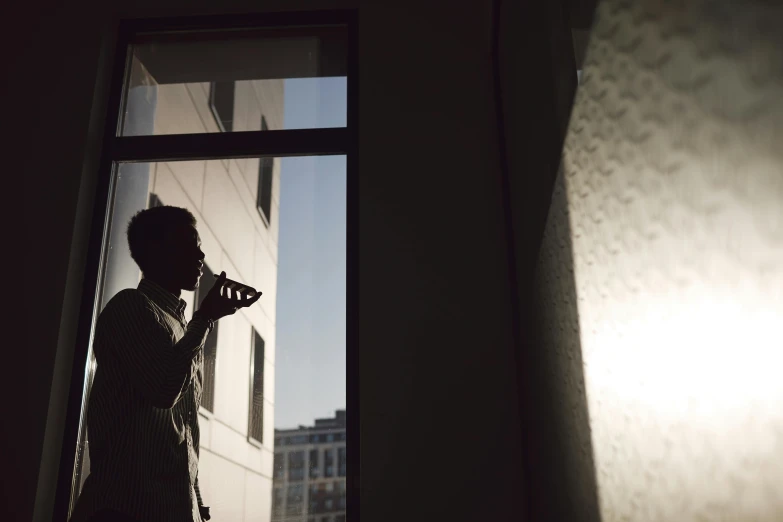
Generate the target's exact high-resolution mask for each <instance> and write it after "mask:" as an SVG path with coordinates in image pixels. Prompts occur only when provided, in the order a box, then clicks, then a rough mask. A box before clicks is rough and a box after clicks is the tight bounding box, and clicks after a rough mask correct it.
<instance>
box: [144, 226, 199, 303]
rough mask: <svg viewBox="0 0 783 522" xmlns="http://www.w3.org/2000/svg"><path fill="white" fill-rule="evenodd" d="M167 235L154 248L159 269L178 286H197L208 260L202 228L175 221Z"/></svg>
mask: <svg viewBox="0 0 783 522" xmlns="http://www.w3.org/2000/svg"><path fill="white" fill-rule="evenodd" d="M164 238H165V239H164V240H163V242H162V243H159V244H158V245H156V249H155V251H154V252H152V256H153V257H154V258H155V264H156V266H157V270H156V272H158V273H159V275H160V277H162V278H165V280H167V281H168V282H169V283H170V284H171V285H172V286H174V287H177V288H180V289H182V290H188V291H193V290H195V289H196V288H198V286H199V280H200V279H201V275H202V267H203V260H204V252H202V251H201V238H200V237H199V234H198V230H196V227H195V226H193V225H172V226H171V227H170V228H169V229H168V230H167V231H166V233H165V234H164Z"/></svg>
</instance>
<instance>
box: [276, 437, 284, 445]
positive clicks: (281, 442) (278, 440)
mask: <svg viewBox="0 0 783 522" xmlns="http://www.w3.org/2000/svg"><path fill="white" fill-rule="evenodd" d="M283 444H284V442H283V437H275V447H277V446H282V445H283Z"/></svg>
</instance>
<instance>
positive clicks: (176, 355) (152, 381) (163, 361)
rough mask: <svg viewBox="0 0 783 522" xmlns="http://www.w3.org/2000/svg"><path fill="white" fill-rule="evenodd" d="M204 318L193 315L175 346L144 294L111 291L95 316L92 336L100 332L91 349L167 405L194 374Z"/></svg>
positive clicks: (205, 323)
mask: <svg viewBox="0 0 783 522" xmlns="http://www.w3.org/2000/svg"><path fill="white" fill-rule="evenodd" d="M208 328H209V320H208V319H206V318H204V317H202V316H201V315H199V314H196V317H194V318H193V319H192V320H191V321H190V322H189V323H188V327H187V331H186V333H185V335H184V336H183V337H182V339H180V341H179V342H177V343H176V344H175V343H174V342H173V341H172V339H171V336H170V335H169V332H168V330H167V329H166V327H164V326H163V325H162V324H161V323H160V319H159V317H158V314H157V312H156V311H155V310H154V309H153V308H152V304H151V303H150V301H149V299H147V297H146V296H144V295H143V294H141V293H140V292H138V291H136V290H124V291H122V292H120V293H119V294H117V296H115V297H114V298H113V299H112V300H111V301H110V302H109V304H108V305H107V306H106V309H105V310H104V311H103V313H102V314H101V316H100V318H99V320H98V325H97V328H96V337H97V336H98V335H101V336H102V342H101V348H102V351H105V352H104V353H98V352H96V354H95V355H96V357H97V358H98V363H99V364H100V362H101V359H103V358H104V357H107V358H108V357H110V358H113V359H114V360H115V361H116V362H117V363H118V365H119V367H120V368H121V370H123V371H124V372H125V373H126V374H127V375H128V377H129V380H130V381H131V384H132V385H133V387H134V388H136V389H137V390H138V392H139V393H140V394H141V395H142V396H143V397H144V398H146V399H147V400H149V401H150V402H151V403H152V405H153V406H155V407H157V408H164V409H169V408H172V407H173V406H174V405H175V404H176V403H177V402H178V401H179V398H180V395H181V393H182V390H184V389H186V387H187V384H188V383H189V382H190V380H192V379H193V377H194V371H193V365H192V364H191V363H192V362H193V360H194V358H195V357H196V356H197V355H198V353H199V350H201V349H202V347H203V345H204V340H205V339H206V336H207V334H208Z"/></svg>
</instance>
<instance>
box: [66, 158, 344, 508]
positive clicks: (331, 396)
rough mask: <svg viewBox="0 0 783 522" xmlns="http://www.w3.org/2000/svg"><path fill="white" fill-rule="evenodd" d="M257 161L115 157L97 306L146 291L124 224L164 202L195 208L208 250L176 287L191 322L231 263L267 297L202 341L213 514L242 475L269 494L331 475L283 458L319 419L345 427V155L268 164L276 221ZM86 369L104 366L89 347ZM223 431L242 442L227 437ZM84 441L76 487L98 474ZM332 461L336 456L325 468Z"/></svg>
mask: <svg viewBox="0 0 783 522" xmlns="http://www.w3.org/2000/svg"><path fill="white" fill-rule="evenodd" d="M255 160H256V163H255V165H252V164H251V163H252V159H241V160H238V159H230V160H225V161H224V160H207V161H183V162H157V163H127V164H120V165H119V166H118V168H117V171H116V174H115V190H114V194H113V205H112V207H111V208H112V210H113V213H112V216H111V221H110V228H109V230H108V232H107V245H106V247H107V252H108V256H106V258H105V263H104V276H103V280H102V281H103V284H102V293H101V295H100V296H99V299H100V300H101V303H100V310H102V309H103V307H104V306H105V305H106V303H108V302H109V300H111V299H112V298H113V297H114V296H115V295H116V294H117V293H118V292H120V291H121V290H123V289H127V288H136V287H137V286H138V285H139V282H140V280H141V277H142V274H141V271H140V270H139V268H138V266H137V265H136V263H135V262H134V261H133V259H132V257H131V255H130V251H129V248H128V244H127V237H126V234H125V231H126V228H127V224H128V221H129V220H130V218H131V217H132V216H133V215H134V214H135V213H136V212H138V211H140V210H142V209H145V208H150V207H155V206H160V205H173V206H177V207H181V208H185V209H187V210H188V211H190V212H191V213H192V214H193V216H194V217H195V218H196V222H197V224H196V228H197V230H198V232H199V235H200V238H201V241H202V244H201V249H202V250H203V252H204V254H205V258H204V263H205V265H204V268H203V274H202V276H201V278H200V281H199V287H198V288H197V289H196V290H195V291H192V292H191V291H182V293H181V298H182V299H183V300H184V301H185V303H186V308H185V312H184V316H185V317H184V319H185V320H186V321H190V320H191V318H192V314H193V311H194V310H195V309H198V307H199V303H200V302H201V301H202V300H203V298H204V296H205V295H206V294H207V293H208V291H209V289H210V288H211V287H212V285H213V284H214V279H215V277H214V274H219V273H220V272H221V271H223V270H225V271H226V273H227V275H228V276H229V277H231V278H232V279H236V280H238V281H241V282H244V283H247V284H249V285H251V286H253V287H255V288H257V289H259V290H261V291H262V292H263V294H262V297H261V299H260V300H259V301H258V302H257V303H256V304H255V305H253V306H252V307H251V308H248V309H242V310H240V311H238V312H237V313H236V314H234V315H232V316H228V317H225V318H223V319H221V320H219V321H218V322H217V323H216V326H215V328H214V330H213V331H212V333H211V334H210V335H209V336H208V337H207V340H206V342H205V345H204V351H203V354H204V362H203V366H202V369H201V370H202V373H201V379H202V383H201V384H202V397H201V406H202V410H201V412H202V413H203V415H200V418H199V426H200V451H199V469H200V471H199V474H200V481H202V486H201V494H202V497H203V498H204V502H205V503H207V504H208V505H210V506H211V507H212V510H213V511H212V513H213V515H214V516H215V518H216V519H217V516H218V515H219V514H221V513H225V514H228V513H230V512H231V510H232V509H233V508H232V507H231V506H232V503H233V502H235V499H234V493H235V487H236V484H237V483H243V482H246V483H247V487H250V486H251V485H258V487H262V490H261V491H262V493H263V491H266V493H265V494H266V495H268V496H270V497H271V496H272V495H273V488H274V487H283V488H285V487H286V486H287V485H288V484H289V483H290V481H294V482H296V483H303V484H304V485H305V486H307V481H308V480H310V473H311V469H312V470H313V471H312V473H313V478H314V479H316V478H318V477H319V476H320V475H322V473H323V471H320V472H319V471H318V469H317V468H310V467H309V466H308V465H307V463H306V462H305V460H306V459H305V458H301V459H299V460H296V461H295V462H294V464H293V465H291V462H289V461H288V460H287V456H286V458H283V459H281V458H275V457H276V456H275V452H276V451H277V450H278V449H283V450H284V449H285V448H288V447H289V445H290V447H291V448H300V450H297V451H301V454H302V455H305V453H307V454H308V455H309V452H310V451H311V449H315V448H309V447H308V445H309V444H310V440H311V431H312V430H314V429H315V426H316V423H317V421H318V422H329V423H331V424H330V425H336V426H340V428H339V429H336V430H335V433H340V432H344V430H345V404H346V403H345V379H346V376H345V366H346V361H345V253H346V250H345V249H346V244H345V225H346V224H345V212H346V199H345V183H346V178H345V158H344V157H342V156H330V157H307V158H289V157H287V158H272V163H273V185H272V187H273V192H272V199H271V204H270V207H269V208H270V217H271V220H270V223H269V224H267V223H265V222H264V221H263V219H262V217H261V216H260V214H259V212H258V210H257V207H256V202H257V198H256V194H255V193H254V190H253V189H254V188H255V187H257V186H258V183H257V180H256V179H255V176H257V175H258V172H259V169H258V163H257V161H258V158H256V159H255ZM90 368H92V370H91V371H93V372H99V371H100V369H99V367H98V365H97V364H96V362H95V358H94V356H93V355H92V353H91V354H90ZM324 411H326V412H328V411H332V412H334V413H333V415H332V416H331V417H327V418H324V417H323V416H322V413H321V412H324ZM85 433H86V432H85ZM227 433H234V434H237V435H239V436H243V437H245V438H244V439H243V440H244V442H239V441H233V442H231V443H230V444H226V442H225V441H224V440H223V439H221V437H226V436H227V435H226V434H227ZM240 434H241V435H240ZM88 440H89V439H88V438H87V437H86V436H85V437H84V438H83V439H81V440H80V447H79V452H78V458H79V460H78V469H77V474H76V479H77V480H78V482H77V484H78V486H79V487H81V485H82V484H83V482H84V480H85V479H86V477H87V476H89V473H90V459H89V457H90V448H89V442H88ZM232 440H233V439H232ZM276 442H278V443H279V444H276ZM283 442H285V443H286V445H283V444H282V443H283ZM320 444H323V443H321V442H319V443H316V444H314V446H319V445H320ZM243 445H244V449H242V448H241V446H243ZM240 449H241V453H240V452H239V451H238V450H240ZM279 453H280V452H279V451H278V454H279ZM240 455H241V456H240ZM318 464H319V466H320V467H321V468H320V469H321V470H323V467H322V466H323V464H322V463H321V462H319V463H318ZM334 466H335V463H334V457H330V464H329V466H328V468H329V469H328V471H329V473H330V475H329V476H334V474H335V469H334ZM253 487H256V486H253ZM77 494H78V493H77ZM286 499H287V497H286ZM278 502H279V499H278ZM285 502H286V500H284V501H283V503H284V504H285ZM265 505H266V506H267V507H266V509H267V510H270V509H271V505H272V502H271V501H270V502H267V503H266V504H265ZM260 506H261V504H259V509H260ZM308 507H309V504H302V514H303V515H306V514H307V508H308ZM254 509H255V508H254ZM260 515H261V514H259V516H260ZM264 516H266V517H269V516H270V513H269V512H267V513H266V514H265V515H264ZM222 518H225V517H222Z"/></svg>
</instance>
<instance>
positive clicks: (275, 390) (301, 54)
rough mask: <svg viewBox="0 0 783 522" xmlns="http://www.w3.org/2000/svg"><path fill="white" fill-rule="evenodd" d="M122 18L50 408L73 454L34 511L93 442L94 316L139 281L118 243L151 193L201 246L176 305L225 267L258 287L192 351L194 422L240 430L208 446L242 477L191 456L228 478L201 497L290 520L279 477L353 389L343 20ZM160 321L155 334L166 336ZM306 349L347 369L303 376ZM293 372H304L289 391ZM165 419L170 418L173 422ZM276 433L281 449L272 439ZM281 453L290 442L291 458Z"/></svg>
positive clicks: (65, 457)
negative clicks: (199, 361)
mask: <svg viewBox="0 0 783 522" xmlns="http://www.w3.org/2000/svg"><path fill="white" fill-rule="evenodd" d="M216 24H221V25H220V26H217V25H216ZM222 24H225V25H222ZM234 24H236V25H234ZM121 26H122V27H121V28H120V29H121V30H120V31H118V38H119V42H118V48H119V49H120V50H121V52H119V53H118V55H117V56H115V57H112V60H111V61H112V62H113V63H115V64H117V68H116V72H117V74H116V75H114V76H115V77H116V81H113V82H112V86H111V92H110V93H108V94H109V95H108V97H107V98H108V99H109V100H114V101H112V105H110V106H109V107H108V110H107V114H106V127H105V129H104V131H105V132H104V133H103V135H104V136H105V141H104V142H103V143H102V144H101V149H102V150H103V151H104V152H105V154H104V155H103V160H102V163H101V165H100V170H99V173H98V182H97V184H96V187H97V188H96V194H95V196H96V197H95V206H94V214H93V216H92V228H91V229H92V230H94V231H95V232H96V233H95V234H93V237H96V238H98V239H99V241H94V242H90V245H89V251H88V254H87V260H86V266H87V267H89V270H87V271H86V272H85V285H86V286H87V287H89V288H93V289H94V292H93V293H91V294H92V295H90V294H89V293H88V294H86V295H85V296H84V299H83V302H84V306H83V307H82V309H81V311H80V314H79V326H78V333H77V336H76V337H77V341H76V343H75V345H76V347H77V348H76V350H75V353H74V368H75V371H74V372H72V374H73V375H72V382H71V386H70V388H69V390H68V394H69V396H71V397H84V398H85V399H84V401H79V400H76V401H71V402H70V403H69V406H68V411H67V412H64V413H65V414H66V418H67V419H69V420H68V425H67V426H66V428H65V431H66V432H67V437H65V439H64V440H66V441H68V440H74V441H75V442H76V443H75V444H66V445H64V446H63V448H64V449H63V452H62V455H60V457H59V461H60V462H61V463H62V466H64V467H66V468H69V467H71V466H73V474H72V475H70V474H68V473H59V474H58V486H57V487H58V492H57V495H58V501H57V506H56V507H55V513H53V515H52V517H51V518H52V519H54V520H68V519H69V518H70V515H71V513H70V510H71V509H72V507H73V506H74V504H75V503H76V502H78V498H79V494H80V490H81V486H82V484H83V483H84V479H85V478H87V474H88V473H89V471H90V468H89V460H88V459H87V458H86V455H87V454H88V450H89V451H92V452H93V453H95V451H96V450H99V449H100V448H101V447H105V445H102V444H99V443H95V442H96V440H97V439H94V436H95V435H96V432H94V431H93V430H90V435H91V436H92V437H91V438H92V439H93V440H91V441H90V442H93V443H94V444H92V445H91V447H90V448H88V447H87V423H88V422H89V420H88V419H87V417H86V416H84V413H85V412H87V411H88V406H89V403H88V401H89V400H90V398H93V399H94V398H95V397H96V394H95V393H92V392H96V389H92V383H93V382H94V377H95V375H96V374H101V368H100V365H97V364H96V361H95V358H94V354H93V347H92V340H93V339H94V332H95V325H96V322H97V320H98V317H99V314H100V313H101V312H102V311H103V309H104V307H105V306H106V303H108V302H109V301H110V300H111V299H112V298H114V296H116V295H117V294H118V293H119V292H121V291H122V290H124V289H127V288H134V287H136V286H137V285H138V282H139V276H140V271H139V270H138V267H137V266H136V264H135V262H134V261H133V259H131V257H130V254H129V251H128V249H127V248H125V247H127V238H126V237H125V230H126V227H127V223H128V221H129V219H130V218H131V217H132V216H133V215H134V214H135V213H136V212H138V211H140V210H143V209H146V208H150V207H156V206H160V205H164V204H167V205H174V206H177V207H182V208H186V209H187V210H189V211H191V212H192V213H193V215H194V216H195V217H196V219H197V225H196V226H197V228H198V231H199V234H200V235H201V238H202V241H203V243H202V250H203V251H204V253H205V255H206V258H205V262H206V263H207V265H208V266H207V268H206V270H205V271H204V274H203V276H202V277H201V281H200V283H201V287H200V288H199V289H197V290H196V291H195V293H193V294H188V293H185V295H184V297H185V298H186V299H187V298H188V297H192V299H193V303H192V304H190V305H189V307H188V308H189V311H190V310H194V309H197V308H198V306H199V303H200V302H201V301H203V299H204V296H205V295H206V294H207V292H208V291H209V290H210V287H211V286H212V284H213V283H214V272H221V271H223V270H225V271H226V273H227V275H228V277H230V278H232V279H236V280H238V281H242V282H245V283H247V284H250V285H252V286H254V287H256V288H258V289H259V290H261V291H262V292H263V295H262V298H261V299H260V300H259V301H258V303H256V304H255V305H254V306H253V307H252V308H249V309H247V310H240V311H238V312H237V313H236V314H234V315H232V316H230V317H227V318H225V319H224V320H221V321H219V322H218V324H217V326H216V329H215V330H213V331H212V333H211V334H210V335H209V336H207V337H206V344H205V346H204V349H203V352H202V353H203V359H204V361H203V367H202V373H201V375H200V377H201V384H202V391H203V394H202V397H201V401H202V402H201V405H202V406H204V410H202V411H203V412H204V413H206V412H211V414H210V415H207V417H208V419H207V420H206V421H204V419H197V418H196V419H195V420H199V421H201V422H207V423H208V424H209V425H211V426H212V427H216V426H218V425H221V426H224V427H226V428H227V429H231V430H234V431H239V432H242V431H244V430H247V435H246V437H245V438H244V439H241V438H240V440H239V441H237V442H236V443H235V444H234V443H232V445H230V446H227V445H215V444H213V445H212V447H210V450H211V452H212V453H214V454H215V456H216V458H218V459H231V460H233V461H234V462H235V463H236V464H237V465H238V466H240V467H243V468H244V469H245V470H246V472H245V473H244V474H243V475H242V477H234V475H232V474H231V473H230V472H229V470H228V469H227V468H224V467H221V466H202V467H201V478H203V479H204V483H212V484H220V483H228V482H229V481H231V488H218V489H217V490H215V491H213V492H212V494H211V495H210V499H209V502H210V503H212V504H213V505H229V504H230V503H232V502H233V501H234V496H233V493H231V492H232V491H250V490H251V489H253V488H255V489H254V490H255V491H257V492H258V494H259V495H265V496H268V497H271V499H270V500H271V501H268V502H267V503H252V506H250V504H248V505H246V506H245V507H244V508H243V509H245V510H246V512H245V518H246V519H247V520H270V521H275V522H277V521H276V520H275V519H277V518H281V517H287V515H286V510H287V506H289V507H290V508H291V509H292V512H294V513H295V514H292V515H291V516H290V517H287V519H288V520H291V521H294V520H298V521H300V522H303V521H304V520H306V517H308V516H310V517H312V516H313V515H312V514H308V512H307V507H308V504H307V500H308V499H307V494H306V490H305V495H301V493H298V491H297V489H296V488H294V489H292V490H291V491H289V489H288V486H297V485H299V486H303V487H307V485H308V483H307V480H308V475H309V472H310V466H309V465H308V460H309V459H308V457H309V452H310V450H311V449H312V448H313V446H308V444H309V441H310V433H311V432H314V431H318V432H324V431H325V430H327V429H329V426H331V425H332V424H327V425H326V427H321V424H319V423H317V422H316V421H322V420H323V419H321V417H322V416H324V415H327V416H328V415H331V414H332V413H333V412H334V413H335V415H336V412H338V411H344V410H345V409H346V406H348V405H347V404H346V401H348V402H350V403H351V405H350V406H348V407H349V408H355V407H356V404H357V402H358V398H357V397H356V393H355V392H352V391H351V390H352V389H353V390H356V389H357V388H349V387H348V386H347V383H346V374H347V376H348V378H349V379H350V378H352V376H354V375H355V374H356V372H355V371H354V370H355V361H356V360H357V357H356V355H357V348H356V336H355V335H353V332H354V331H355V329H356V326H357V325H356V317H357V314H356V313H355V312H356V310H355V307H356V302H357V292H356V291H355V289H356V288H357V286H356V284H355V281H354V275H353V274H354V272H355V271H352V270H350V269H349V268H351V267H354V268H355V266H356V265H355V263H356V254H357V252H358V250H357V248H356V245H355V240H356V236H355V234H354V233H353V232H355V231H356V226H355V225H356V220H355V218H356V217H357V214H356V208H357V204H358V202H357V200H356V198H355V197H354V196H355V195H357V194H358V192H357V191H356V187H357V186H358V183H357V182H358V176H357V172H356V165H357V163H356V162H355V161H354V159H355V156H354V154H355V151H356V150H357V144H358V138H357V136H358V132H357V129H356V127H355V125H356V122H357V114H358V112H357V110H356V109H357V103H356V100H357V95H356V90H355V89H351V90H350V91H351V93H352V94H351V96H350V98H349V96H348V93H349V89H348V85H349V84H352V82H353V81H354V80H353V79H350V81H349V78H348V74H349V71H351V74H353V71H356V70H357V68H356V66H355V57H356V53H355V52H354V50H355V47H353V46H351V49H352V51H351V54H350V58H349V55H348V54H347V51H348V49H349V46H348V41H349V40H352V39H354V38H355V34H356V33H355V31H354V26H355V14H354V13H349V12H347V11H346V12H339V11H333V12H330V13H328V14H325V13H318V14H309V13H293V12H289V13H272V14H270V13H265V14H264V15H263V16H255V15H252V14H251V15H248V16H242V17H232V16H228V17H203V18H201V19H191V18H187V19H177V18H167V19H165V20H155V21H154V22H151V21H149V20H125V21H122V22H121ZM349 37H350V38H349ZM349 64H350V65H349ZM123 65H126V66H127V67H126V70H125V71H123V70H122V69H123ZM115 101H116V103H115ZM64 103H67V101H65V102H64ZM326 108H328V110H325V109H326ZM349 115H350V119H349V118H348V116H349ZM262 129H264V131H262ZM266 129H270V130H266ZM294 129H297V130H294ZM183 135H185V136H183ZM349 198H350V204H349ZM259 214H260V216H259ZM350 216H352V217H350ZM262 222H264V223H265V226H262V225H261V223H262ZM308 230H309V231H311V232H314V233H311V234H307V231H308ZM351 231H353V232H351ZM101 238H103V240H102V241H100V239H101ZM325 239H326V240H325ZM106 253H110V255H106ZM299 253H305V254H306V255H299ZM194 284H195V283H194ZM324 284H327V285H328V286H329V288H328V291H327V292H324V291H323V290H324V289H325V288H324V286H323V285H324ZM190 288H193V287H192V286H191V287H190ZM351 289H353V290H351ZM349 290H350V291H349ZM279 303H280V304H279ZM292 303H293V304H294V306H291V304H292ZM174 323H175V322H174ZM174 323H172V325H173V326H175V324H174ZM303 324H309V325H313V326H312V328H309V329H308V330H311V331H307V332H302V330H303V328H302V325H303ZM174 330H175V331H174V332H170V334H172V336H179V334H180V332H179V331H176V328H174ZM346 331H347V334H346ZM299 334H305V335H304V337H303V338H302V341H301V346H302V347H303V348H304V350H303V351H298V348H297V347H296V345H295V344H294V342H293V338H295V337H296V336H297V335H299ZM257 336H258V337H257ZM218 339H220V341H218ZM314 339H316V340H318V341H319V342H313V340H314ZM218 342H219V343H220V347H219V348H220V351H221V357H220V361H217V349H218V346H217V344H218ZM308 351H309V353H308ZM316 353H317V354H318V355H324V356H325V357H327V358H328V360H329V361H330V365H333V366H334V368H340V367H344V368H348V370H347V371H346V372H340V371H335V372H322V373H323V375H318V374H317V373H318V372H313V371H312V367H313V366H314V365H315V364H317V357H315V356H314V355H315V354H316ZM218 362H219V363H220V364H217V363H218ZM103 367H104V368H106V367H107V366H106V365H103ZM104 373H105V370H104ZM308 375H316V376H317V379H318V383H316V384H317V385H316V386H313V387H312V388H310V387H305V388H303V387H302V386H301V383H303V382H305V381H306V380H307V378H308V377H307V376H308ZM98 379H104V377H101V376H100V375H99V376H98ZM99 382H100V381H99ZM103 382H105V381H103ZM275 384H277V385H275ZM346 391H347V392H348V393H346ZM100 393H102V392H100ZM71 403H72V404H71ZM245 404H247V406H246V405H245ZM237 407H238V408H239V410H237ZM246 416H247V417H246ZM246 418H247V420H245V419H246ZM191 419H193V417H191ZM273 419H274V421H273ZM174 420H175V424H180V423H179V421H181V420H182V417H180V418H178V419H174ZM245 423H247V424H245ZM273 424H274V425H273ZM317 425H318V427H316V426H317ZM357 425H358V423H357V424H355V425H354V428H355V426H357ZM176 428H177V429H180V428H181V426H180V425H177V426H176ZM203 434H204V435H206V431H205V432H203ZM273 434H274V436H273ZM288 437H291V440H293V441H295V444H296V445H295V446H291V447H288V446H287V445H284V444H286V443H287V442H288V440H289V439H288ZM204 442H207V441H206V438H204V439H202V443H204ZM213 442H214V439H213ZM259 445H260V446H261V449H260V450H259V447H258V446H259ZM203 446H204V445H203V444H202V448H201V449H202V450H203V449H205V447H203ZM276 446H277V447H276ZM288 449H296V450H301V451H300V452H299V453H297V452H294V454H293V455H291V456H290V458H291V461H290V465H289V455H288V452H286V450H288ZM275 450H277V453H274V452H275ZM351 451H353V450H351ZM99 452H100V451H99ZM270 453H272V454H274V462H273V470H272V473H271V474H272V477H273V479H274V480H272V481H271V482H270V481H266V480H258V478H259V477H258V476H261V475H262V474H261V473H260V472H258V471H259V470H258V466H257V464H258V456H259V455H262V458H264V459H268V458H269V457H270V456H271V455H270ZM201 455H202V461H203V459H204V452H203V451H202V452H201ZM322 459H323V458H322V457H321V456H320V454H319V455H318V456H317V465H316V466H315V467H314V473H317V474H318V476H319V477H318V478H319V479H320V477H321V476H323V471H322V466H323V462H322ZM333 460H334V458H333ZM266 462H267V464H268V461H266ZM202 463H203V462H202ZM352 465H353V462H352ZM331 467H332V468H334V463H332V465H331ZM63 469H65V468H63ZM357 469H358V468H357ZM267 470H268V467H267ZM207 475H208V476H207ZM289 478H290V480H292V481H293V482H289ZM234 482H236V483H234ZM261 484H263V486H260V485H261ZM259 487H262V490H259V489H258V488H259ZM248 488H251V489H248ZM302 497H304V499H302ZM351 500H352V501H353V499H351ZM334 502H335V503H336V502H337V501H336V498H335V500H334ZM322 504H323V502H322V503H321V506H320V507H323V505H322ZM251 510H252V512H251ZM263 510H265V511H266V512H260V511H263ZM296 511H298V513H296ZM273 512H274V513H276V515H274V516H272V513H273ZM317 518H318V517H316V519H317Z"/></svg>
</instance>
